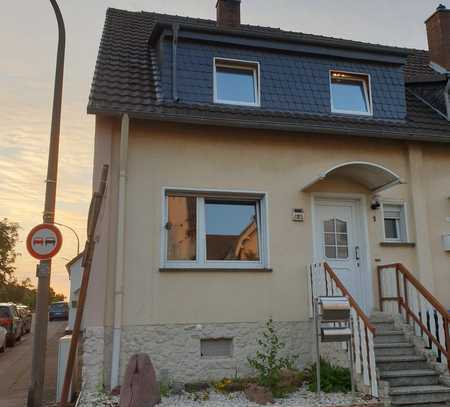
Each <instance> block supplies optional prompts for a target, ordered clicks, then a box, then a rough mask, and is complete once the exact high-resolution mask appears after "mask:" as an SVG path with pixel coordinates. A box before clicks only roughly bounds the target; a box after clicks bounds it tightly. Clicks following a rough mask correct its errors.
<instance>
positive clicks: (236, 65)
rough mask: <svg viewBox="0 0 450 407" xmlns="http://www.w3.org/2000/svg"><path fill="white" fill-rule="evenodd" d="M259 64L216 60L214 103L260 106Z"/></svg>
mask: <svg viewBox="0 0 450 407" xmlns="http://www.w3.org/2000/svg"><path fill="white" fill-rule="evenodd" d="M260 99H261V96H260V84H259V64H258V63H257V62H248V61H239V60H233V59H221V58H214V103H224V104H231V105H243V106H260V104H261V103H260Z"/></svg>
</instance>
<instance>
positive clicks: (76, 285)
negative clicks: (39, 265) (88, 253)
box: [66, 252, 83, 331]
mask: <svg viewBox="0 0 450 407" xmlns="http://www.w3.org/2000/svg"><path fill="white" fill-rule="evenodd" d="M82 263H83V252H82V253H80V254H78V255H77V256H76V257H74V258H73V259H72V260H70V261H69V262H68V263H67V264H66V269H67V272H68V273H69V280H70V293H69V321H68V324H67V330H68V331H72V330H73V325H74V323H75V316H76V313H77V307H78V295H79V293H80V288H81V278H82V277H83V267H82Z"/></svg>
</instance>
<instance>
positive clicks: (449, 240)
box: [442, 233, 450, 252]
mask: <svg viewBox="0 0 450 407" xmlns="http://www.w3.org/2000/svg"><path fill="white" fill-rule="evenodd" d="M442 247H443V249H444V250H445V251H446V252H450V233H445V234H443V235H442Z"/></svg>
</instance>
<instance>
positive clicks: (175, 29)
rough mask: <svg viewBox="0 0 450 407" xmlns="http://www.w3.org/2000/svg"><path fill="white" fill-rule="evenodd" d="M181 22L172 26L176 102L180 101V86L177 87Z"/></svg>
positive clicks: (173, 77) (173, 89) (174, 95)
mask: <svg viewBox="0 0 450 407" xmlns="http://www.w3.org/2000/svg"><path fill="white" fill-rule="evenodd" d="M179 30H180V25H179V24H173V26H172V33H173V37H172V38H173V39H172V97H173V100H174V101H175V102H178V88H177V47H178V31H179Z"/></svg>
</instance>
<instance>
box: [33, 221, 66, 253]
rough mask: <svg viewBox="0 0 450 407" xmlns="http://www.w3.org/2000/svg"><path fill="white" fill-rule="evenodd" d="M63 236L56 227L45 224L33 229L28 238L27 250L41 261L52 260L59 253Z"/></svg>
mask: <svg viewBox="0 0 450 407" xmlns="http://www.w3.org/2000/svg"><path fill="white" fill-rule="evenodd" d="M61 245H62V235H61V232H60V231H59V229H58V228H57V227H56V226H55V225H51V224H48V223H47V224H46V223H43V224H41V225H37V226H35V227H34V228H33V229H31V231H30V233H29V234H28V237H27V249H28V251H29V252H30V254H31V255H32V256H33V257H35V258H36V259H39V260H48V259H51V258H52V257H53V256H54V255H56V253H58V252H59V249H61Z"/></svg>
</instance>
